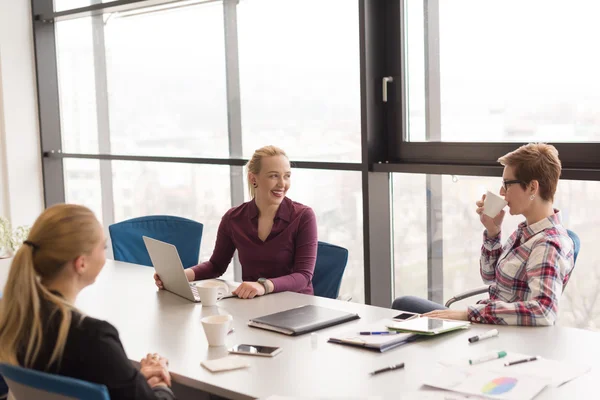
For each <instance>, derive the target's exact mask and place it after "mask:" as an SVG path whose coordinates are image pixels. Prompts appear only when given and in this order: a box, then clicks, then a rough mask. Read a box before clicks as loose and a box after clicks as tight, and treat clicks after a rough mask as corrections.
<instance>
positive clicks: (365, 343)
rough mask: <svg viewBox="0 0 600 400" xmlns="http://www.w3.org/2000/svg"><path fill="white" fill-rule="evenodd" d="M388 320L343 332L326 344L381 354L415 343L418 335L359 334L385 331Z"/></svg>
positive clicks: (395, 333)
mask: <svg viewBox="0 0 600 400" xmlns="http://www.w3.org/2000/svg"><path fill="white" fill-rule="evenodd" d="M390 322H391V321H390V320H381V321H379V322H376V323H374V324H370V325H367V326H365V325H361V326H359V327H357V328H356V329H354V330H352V331H347V332H344V333H342V334H340V335H335V336H332V337H330V338H329V340H328V342H330V343H337V344H345V345H348V346H354V347H362V348H365V349H367V350H374V351H379V352H381V353H383V352H385V351H388V350H391V349H394V348H396V347H398V346H402V345H403V344H407V343H410V342H413V341H415V340H416V339H417V338H418V337H419V335H416V334H414V333H397V332H393V331H392V332H393V333H394V334H391V335H360V334H359V332H363V331H365V332H378V331H386V330H387V329H386V324H389V323H390Z"/></svg>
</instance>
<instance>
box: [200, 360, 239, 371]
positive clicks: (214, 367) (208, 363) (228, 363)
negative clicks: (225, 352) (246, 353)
mask: <svg viewBox="0 0 600 400" xmlns="http://www.w3.org/2000/svg"><path fill="white" fill-rule="evenodd" d="M200 364H201V365H202V366H203V367H204V368H206V369H207V370H209V371H210V372H221V371H231V370H234V369H240V368H247V367H249V366H250V364H248V361H246V360H245V359H244V358H243V357H239V356H226V357H223V358H217V359H215V360H205V361H202V362H201V363H200Z"/></svg>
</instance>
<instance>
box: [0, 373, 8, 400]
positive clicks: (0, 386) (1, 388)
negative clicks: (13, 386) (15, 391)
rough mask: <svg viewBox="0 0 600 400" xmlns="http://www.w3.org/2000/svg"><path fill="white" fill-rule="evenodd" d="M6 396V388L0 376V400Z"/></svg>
mask: <svg viewBox="0 0 600 400" xmlns="http://www.w3.org/2000/svg"><path fill="white" fill-rule="evenodd" d="M7 396H8V386H6V382H5V381H4V379H3V378H2V375H0V399H6V397H7Z"/></svg>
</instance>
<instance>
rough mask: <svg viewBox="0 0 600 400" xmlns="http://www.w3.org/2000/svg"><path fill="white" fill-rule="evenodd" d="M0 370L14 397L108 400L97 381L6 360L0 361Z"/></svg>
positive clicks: (26, 399)
mask: <svg viewBox="0 0 600 400" xmlns="http://www.w3.org/2000/svg"><path fill="white" fill-rule="evenodd" d="M0 374H2V375H4V379H5V380H6V383H8V387H9V389H10V395H11V396H12V397H13V398H14V399H15V400H28V399H45V400H66V399H86V400H110V396H109V394H108V389H107V388H106V386H104V385H99V384H97V383H90V382H86V381H82V380H79V379H75V378H69V377H66V376H61V375H55V374H49V373H46V372H41V371H36V370H33V369H28V368H23V367H17V366H15V365H8V364H0ZM9 398H10V396H9Z"/></svg>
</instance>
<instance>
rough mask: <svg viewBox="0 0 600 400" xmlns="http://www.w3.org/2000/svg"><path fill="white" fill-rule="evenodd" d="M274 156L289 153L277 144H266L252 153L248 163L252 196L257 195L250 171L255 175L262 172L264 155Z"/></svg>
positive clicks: (249, 185)
mask: <svg viewBox="0 0 600 400" xmlns="http://www.w3.org/2000/svg"><path fill="white" fill-rule="evenodd" d="M273 156H284V157H286V158H287V154H285V151H283V150H282V149H280V148H279V147H277V146H272V145H270V146H264V147H261V148H260V149H258V150H255V151H254V154H252V158H251V159H250V160H249V161H248V163H247V164H246V169H247V170H248V174H247V179H248V192H249V193H250V197H252V198H254V196H255V195H256V190H255V189H254V186H253V185H252V182H251V181H250V173H253V174H254V175H258V174H259V173H260V168H261V161H262V159H263V157H273Z"/></svg>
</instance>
